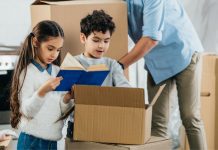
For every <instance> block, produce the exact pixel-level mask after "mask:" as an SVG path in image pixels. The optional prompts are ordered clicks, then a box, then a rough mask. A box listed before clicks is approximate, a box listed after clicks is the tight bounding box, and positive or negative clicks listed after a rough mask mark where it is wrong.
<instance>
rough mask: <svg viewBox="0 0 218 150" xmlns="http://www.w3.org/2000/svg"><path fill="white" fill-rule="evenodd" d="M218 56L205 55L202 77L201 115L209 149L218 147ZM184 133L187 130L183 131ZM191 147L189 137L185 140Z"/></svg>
mask: <svg viewBox="0 0 218 150" xmlns="http://www.w3.org/2000/svg"><path fill="white" fill-rule="evenodd" d="M217 108H218V56H217V55H214V54H204V55H203V65H202V79H201V117H202V120H203V122H204V127H205V133H206V140H207V145H208V149H209V150H215V149H218V142H217V141H218V130H217V129H218V109H217ZM182 133H183V134H184V133H185V131H183V132H182ZM183 141H184V143H185V146H183V147H184V148H185V149H186V150H188V149H189V145H188V140H187V138H186V139H185V140H183Z"/></svg>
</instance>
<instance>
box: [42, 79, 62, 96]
mask: <svg viewBox="0 0 218 150" xmlns="http://www.w3.org/2000/svg"><path fill="white" fill-rule="evenodd" d="M62 79H63V78H62V77H56V78H51V79H49V80H48V81H47V82H45V84H44V85H42V86H41V87H40V88H39V91H38V94H39V96H41V97H43V96H45V94H46V93H48V92H50V91H53V90H54V89H56V87H57V86H58V85H59V84H60V82H61V80H62Z"/></svg>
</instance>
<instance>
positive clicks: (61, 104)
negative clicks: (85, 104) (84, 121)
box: [60, 95, 74, 114]
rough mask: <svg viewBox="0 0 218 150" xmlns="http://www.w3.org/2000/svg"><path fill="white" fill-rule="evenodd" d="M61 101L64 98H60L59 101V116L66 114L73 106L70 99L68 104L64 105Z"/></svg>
mask: <svg viewBox="0 0 218 150" xmlns="http://www.w3.org/2000/svg"><path fill="white" fill-rule="evenodd" d="M63 96H64V95H63ZM63 99H64V97H62V98H61V100H60V107H61V114H63V113H64V112H66V111H67V110H68V109H69V108H71V107H72V106H73V105H74V99H71V100H70V102H69V103H67V104H65V103H64V101H63Z"/></svg>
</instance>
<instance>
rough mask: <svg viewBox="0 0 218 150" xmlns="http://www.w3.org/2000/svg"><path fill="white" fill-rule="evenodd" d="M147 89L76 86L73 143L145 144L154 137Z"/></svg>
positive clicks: (153, 102) (160, 90)
mask: <svg viewBox="0 0 218 150" xmlns="http://www.w3.org/2000/svg"><path fill="white" fill-rule="evenodd" d="M163 88H164V86H161V87H160V89H159V91H158V92H157V94H156V96H155V97H154V99H153V100H152V103H151V104H146V105H145V99H144V98H145V97H144V89H140V88H122V87H98V86H84V85H76V86H75V88H74V92H75V93H74V94H75V114H74V140H78V141H93V142H102V143H120V144H144V143H145V142H147V141H148V140H149V138H150V136H151V115H152V106H153V105H154V104H155V102H156V100H157V98H158V97H159V95H160V93H161V92H162V90H163Z"/></svg>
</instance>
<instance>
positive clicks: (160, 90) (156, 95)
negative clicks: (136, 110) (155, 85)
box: [149, 84, 166, 107]
mask: <svg viewBox="0 0 218 150" xmlns="http://www.w3.org/2000/svg"><path fill="white" fill-rule="evenodd" d="M165 86H166V84H163V85H161V86H160V88H159V89H158V91H157V93H156V94H155V96H154V98H153V99H152V101H151V103H150V105H149V107H150V106H153V105H154V104H155V103H156V101H157V99H158V97H159V96H160V94H161V92H162V91H163V89H164V87H165Z"/></svg>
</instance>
